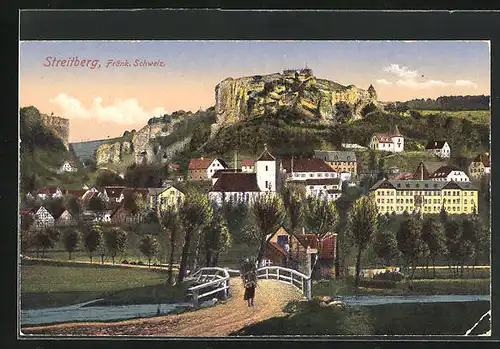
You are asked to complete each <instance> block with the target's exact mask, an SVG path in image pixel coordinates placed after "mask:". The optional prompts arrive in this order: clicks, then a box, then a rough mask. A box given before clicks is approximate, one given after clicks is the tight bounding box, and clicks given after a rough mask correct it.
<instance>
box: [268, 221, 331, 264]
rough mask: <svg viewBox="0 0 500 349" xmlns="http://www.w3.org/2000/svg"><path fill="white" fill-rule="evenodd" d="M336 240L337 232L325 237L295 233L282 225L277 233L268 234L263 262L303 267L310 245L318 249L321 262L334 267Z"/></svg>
mask: <svg viewBox="0 0 500 349" xmlns="http://www.w3.org/2000/svg"><path fill="white" fill-rule="evenodd" d="M336 241H337V234H333V233H329V234H326V235H325V236H324V237H319V236H318V235H317V234H305V233H303V234H293V233H291V232H289V231H287V230H286V229H285V228H284V227H283V226H281V227H280V228H279V229H278V230H277V231H276V232H275V233H273V234H270V235H268V236H267V245H266V250H265V252H264V261H263V264H264V265H266V264H267V265H270V264H271V265H278V266H287V267H292V268H300V267H302V268H303V267H304V261H305V258H306V256H307V248H308V247H310V248H314V249H318V253H319V255H318V262H319V263H320V264H324V265H329V266H331V267H333V263H334V261H335V258H336V254H335V251H336V246H335V244H336Z"/></svg>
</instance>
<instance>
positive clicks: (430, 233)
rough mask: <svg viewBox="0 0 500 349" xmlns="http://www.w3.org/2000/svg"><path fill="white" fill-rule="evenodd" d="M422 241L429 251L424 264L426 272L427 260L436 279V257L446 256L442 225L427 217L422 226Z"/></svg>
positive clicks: (436, 220)
mask: <svg viewBox="0 0 500 349" xmlns="http://www.w3.org/2000/svg"><path fill="white" fill-rule="evenodd" d="M421 238H422V240H423V241H424V242H425V244H426V245H427V247H428V249H429V256H428V258H427V263H426V271H427V270H428V268H429V259H430V260H431V261H432V268H433V272H434V278H435V277H436V257H438V256H441V255H444V254H446V239H445V235H444V230H443V225H442V224H441V222H440V221H439V220H438V219H436V218H434V217H429V218H428V219H427V220H426V221H424V223H423V225H422V236H421Z"/></svg>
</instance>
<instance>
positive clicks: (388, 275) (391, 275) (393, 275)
mask: <svg viewBox="0 0 500 349" xmlns="http://www.w3.org/2000/svg"><path fill="white" fill-rule="evenodd" d="M373 279H374V280H386V281H395V282H399V281H403V279H404V275H403V274H402V273H399V272H396V271H394V272H392V271H388V270H387V271H386V272H385V273H379V274H375V275H374V276H373Z"/></svg>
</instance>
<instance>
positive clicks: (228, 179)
mask: <svg viewBox="0 0 500 349" xmlns="http://www.w3.org/2000/svg"><path fill="white" fill-rule="evenodd" d="M211 191H213V192H260V188H259V185H258V184H257V175H256V174H255V173H242V172H222V173H221V174H220V176H219V179H218V180H217V182H216V183H215V185H214V186H213V187H212V189H211Z"/></svg>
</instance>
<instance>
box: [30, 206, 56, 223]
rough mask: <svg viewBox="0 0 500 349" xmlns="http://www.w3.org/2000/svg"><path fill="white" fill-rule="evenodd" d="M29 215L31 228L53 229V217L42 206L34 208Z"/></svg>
mask: <svg viewBox="0 0 500 349" xmlns="http://www.w3.org/2000/svg"><path fill="white" fill-rule="evenodd" d="M30 214H31V215H32V217H33V226H34V227H38V228H43V227H53V226H54V223H55V219H54V216H52V214H51V213H50V212H49V210H47V209H46V208H45V207H43V206H35V207H34V208H33V209H32V210H31V211H30Z"/></svg>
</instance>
